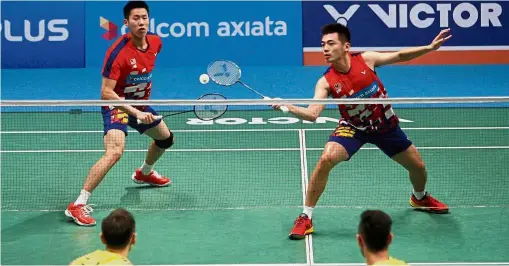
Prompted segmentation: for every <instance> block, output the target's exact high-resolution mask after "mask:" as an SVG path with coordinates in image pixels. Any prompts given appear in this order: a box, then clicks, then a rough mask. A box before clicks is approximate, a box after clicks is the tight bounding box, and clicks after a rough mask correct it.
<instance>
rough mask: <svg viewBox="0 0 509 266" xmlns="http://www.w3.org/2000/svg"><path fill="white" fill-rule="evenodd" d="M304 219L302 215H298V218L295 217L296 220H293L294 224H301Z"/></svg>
mask: <svg viewBox="0 0 509 266" xmlns="http://www.w3.org/2000/svg"><path fill="white" fill-rule="evenodd" d="M304 221H305V219H304V217H299V218H297V220H295V224H296V225H301V224H304Z"/></svg>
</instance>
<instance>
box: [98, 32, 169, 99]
mask: <svg viewBox="0 0 509 266" xmlns="http://www.w3.org/2000/svg"><path fill="white" fill-rule="evenodd" d="M146 38H147V43H148V47H147V49H146V50H144V51H142V50H139V49H138V48H136V47H135V46H134V44H133V42H132V39H131V36H130V34H129V33H127V34H124V35H122V36H121V37H120V38H118V39H117V40H116V41H115V42H114V43H113V44H112V45H111V46H110V48H109V49H108V51H107V52H106V56H105V58H104V65H103V69H102V75H103V76H104V77H106V78H109V79H113V80H116V81H117V84H116V86H115V89H114V91H115V93H116V94H117V95H118V96H119V97H121V98H124V99H128V100H148V99H149V97H150V93H151V90H152V70H153V69H154V66H155V61H156V57H157V55H158V54H159V53H160V52H161V48H162V41H161V38H159V36H157V35H155V34H150V33H149V34H147V35H146Z"/></svg>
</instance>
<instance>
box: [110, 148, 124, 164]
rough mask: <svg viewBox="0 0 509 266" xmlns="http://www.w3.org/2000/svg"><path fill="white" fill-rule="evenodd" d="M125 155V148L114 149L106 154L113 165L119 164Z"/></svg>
mask: <svg viewBox="0 0 509 266" xmlns="http://www.w3.org/2000/svg"><path fill="white" fill-rule="evenodd" d="M123 154H124V149H123V148H114V149H110V150H108V151H107V152H106V156H107V157H108V159H110V161H111V162H113V163H116V162H118V160H120V158H121V157H122V155H123Z"/></svg>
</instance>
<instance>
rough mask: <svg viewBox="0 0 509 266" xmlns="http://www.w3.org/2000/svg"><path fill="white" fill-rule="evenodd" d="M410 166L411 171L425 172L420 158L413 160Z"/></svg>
mask: <svg viewBox="0 0 509 266" xmlns="http://www.w3.org/2000/svg"><path fill="white" fill-rule="evenodd" d="M412 168H413V169H412V170H413V171H419V172H426V166H425V165H424V162H423V161H421V160H419V161H417V162H415V163H414V165H413V167H412Z"/></svg>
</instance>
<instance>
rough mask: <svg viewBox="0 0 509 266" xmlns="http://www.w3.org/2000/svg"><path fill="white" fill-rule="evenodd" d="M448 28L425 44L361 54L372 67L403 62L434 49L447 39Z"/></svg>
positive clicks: (449, 36) (448, 35) (448, 36)
mask: <svg viewBox="0 0 509 266" xmlns="http://www.w3.org/2000/svg"><path fill="white" fill-rule="evenodd" d="M450 31H451V30H450V29H445V30H442V31H440V33H439V34H438V35H437V36H436V37H435V39H433V41H432V42H431V43H430V44H428V45H425V46H418V47H410V48H405V49H402V50H400V51H397V52H389V53H379V52H374V51H369V52H365V53H363V54H362V57H363V58H364V61H366V63H367V64H368V65H369V66H370V67H371V68H372V69H374V68H375V67H379V66H383V65H389V64H394V63H399V62H405V61H409V60H412V59H414V58H416V57H419V56H422V55H425V54H427V53H429V52H431V51H435V50H437V49H438V48H440V46H442V44H443V43H444V42H445V41H447V40H449V39H450V38H451V37H452V35H450Z"/></svg>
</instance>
